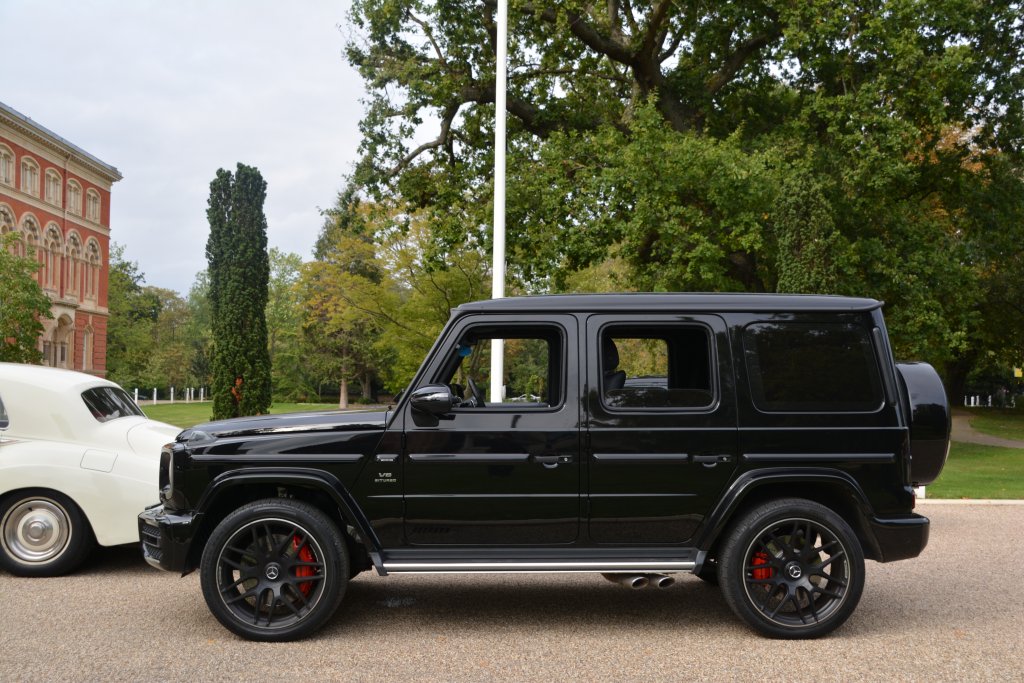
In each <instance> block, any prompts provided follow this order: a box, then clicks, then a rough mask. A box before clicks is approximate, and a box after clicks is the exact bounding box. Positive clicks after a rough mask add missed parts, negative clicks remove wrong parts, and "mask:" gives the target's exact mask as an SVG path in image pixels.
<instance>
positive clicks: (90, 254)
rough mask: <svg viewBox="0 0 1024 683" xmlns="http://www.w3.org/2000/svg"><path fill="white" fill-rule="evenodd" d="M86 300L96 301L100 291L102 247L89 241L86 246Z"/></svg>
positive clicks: (94, 241) (93, 241)
mask: <svg viewBox="0 0 1024 683" xmlns="http://www.w3.org/2000/svg"><path fill="white" fill-rule="evenodd" d="M85 261H86V263H85V298H86V299H91V300H93V301H96V297H97V293H98V292H99V289H100V245H99V244H98V243H97V242H96V240H89V243H88V244H87V245H86V246H85Z"/></svg>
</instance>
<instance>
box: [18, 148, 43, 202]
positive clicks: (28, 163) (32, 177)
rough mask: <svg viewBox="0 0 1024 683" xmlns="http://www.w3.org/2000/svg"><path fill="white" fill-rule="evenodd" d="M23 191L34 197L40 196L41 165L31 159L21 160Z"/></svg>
mask: <svg viewBox="0 0 1024 683" xmlns="http://www.w3.org/2000/svg"><path fill="white" fill-rule="evenodd" d="M21 191H22V192H24V193H25V194H30V195H32V196H33V197H38V196H39V164H37V163H36V162H35V159H32V158H30V157H25V158H24V159H22V160H21Z"/></svg>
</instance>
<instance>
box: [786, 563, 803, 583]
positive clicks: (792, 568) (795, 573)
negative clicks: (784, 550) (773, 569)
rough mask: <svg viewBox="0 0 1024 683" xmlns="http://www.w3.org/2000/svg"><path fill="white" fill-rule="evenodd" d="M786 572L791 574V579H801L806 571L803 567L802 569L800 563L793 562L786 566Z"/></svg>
mask: <svg viewBox="0 0 1024 683" xmlns="http://www.w3.org/2000/svg"><path fill="white" fill-rule="evenodd" d="M786 573H787V574H789V578H791V579H799V578H800V577H801V576H803V573H804V572H803V570H802V569H800V565H798V564H797V563H796V562H791V563H790V564H789V565H788V566H787V567H786Z"/></svg>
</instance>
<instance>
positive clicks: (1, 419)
mask: <svg viewBox="0 0 1024 683" xmlns="http://www.w3.org/2000/svg"><path fill="white" fill-rule="evenodd" d="M10 425H11V421H10V420H9V419H8V418H7V411H6V410H5V409H4V400H3V399H2V398H0V429H7V428H8V427H9V426H10Z"/></svg>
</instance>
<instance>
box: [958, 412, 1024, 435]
mask: <svg viewBox="0 0 1024 683" xmlns="http://www.w3.org/2000/svg"><path fill="white" fill-rule="evenodd" d="M971 426H972V427H974V428H975V429H976V430H978V431H979V432H981V433H983V434H989V435H991V436H998V437H1001V438H1003V439H1016V440H1018V441H1024V410H1022V409H1020V408H981V409H978V408H975V409H974V410H971Z"/></svg>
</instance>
